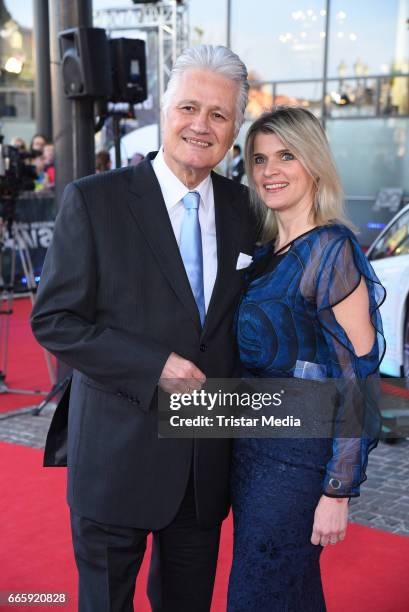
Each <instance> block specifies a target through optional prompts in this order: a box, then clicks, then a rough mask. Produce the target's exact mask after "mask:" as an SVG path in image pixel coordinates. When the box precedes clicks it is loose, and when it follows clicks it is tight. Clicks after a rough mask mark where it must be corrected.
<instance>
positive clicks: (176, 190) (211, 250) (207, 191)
mask: <svg viewBox="0 0 409 612" xmlns="http://www.w3.org/2000/svg"><path fill="white" fill-rule="evenodd" d="M152 166H153V170H154V172H155V174H156V178H157V179H158V181H159V185H160V188H161V191H162V195H163V199H164V200H165V204H166V208H167V211H168V213H169V218H170V222H171V224H172V228H173V231H174V233H175V238H176V241H177V243H178V245H180V232H181V229H182V222H183V216H184V214H185V207H184V205H183V202H182V198H184V197H185V195H186V194H187V193H188V192H189V191H190V190H189V189H188V188H187V187H186V185H184V184H183V183H182V182H181V181H180V180H179V179H178V177H177V176H176V175H175V174H173V172H172V170H171V169H170V168H169V166H168V165H167V164H166V162H165V158H164V156H163V149H162V147H161V148H160V150H159V152H158V154H157V155H156V157H155V159H154V160H153V161H152ZM191 191H197V192H198V193H199V194H200V202H199V223H200V230H201V234H202V251H203V284H204V298H205V308H206V312H207V309H208V307H209V303H210V298H211V297H212V292H213V287H214V283H215V281H216V275H217V243H216V221H215V216H214V194H213V184H212V179H211V178H210V175H209V176H207V177H206V178H205V179H204V181H202V182H201V183H200V184H199V185H198V186H197V187H195V188H194V189H192V190H191Z"/></svg>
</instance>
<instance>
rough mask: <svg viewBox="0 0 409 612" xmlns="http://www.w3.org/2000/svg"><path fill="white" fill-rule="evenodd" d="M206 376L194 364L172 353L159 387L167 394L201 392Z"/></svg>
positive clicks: (163, 371)
mask: <svg viewBox="0 0 409 612" xmlns="http://www.w3.org/2000/svg"><path fill="white" fill-rule="evenodd" d="M205 382H206V376H205V375H204V374H203V372H202V371H201V370H199V368H197V367H196V366H195V364H194V363H192V362H191V361H189V360H188V359H184V358H183V357H181V356H180V355H177V354H176V353H171V354H170V355H169V357H168V360H167V362H166V363H165V367H164V368H163V370H162V374H161V376H160V379H159V386H160V387H161V388H162V389H163V390H164V391H166V393H190V392H191V391H200V389H201V388H202V385H203V383H205Z"/></svg>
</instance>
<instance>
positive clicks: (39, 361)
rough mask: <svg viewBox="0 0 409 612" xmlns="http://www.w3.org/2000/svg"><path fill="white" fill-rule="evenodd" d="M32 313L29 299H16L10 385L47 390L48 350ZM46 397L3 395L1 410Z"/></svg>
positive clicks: (9, 346) (9, 349) (7, 382)
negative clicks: (42, 344) (39, 338)
mask: <svg viewBox="0 0 409 612" xmlns="http://www.w3.org/2000/svg"><path fill="white" fill-rule="evenodd" d="M30 313H31V302H30V300H29V299H28V298H22V299H21V298H19V299H15V300H14V302H13V314H12V315H10V335H9V345H8V362H7V372H6V384H7V386H8V387H11V388H12V389H13V388H14V389H41V390H47V389H50V387H51V384H50V379H49V376H48V370H47V366H46V362H45V358H44V352H43V350H42V349H41V347H40V346H39V345H38V344H37V342H36V340H35V339H34V337H33V335H32V333H31V330H30V327H29V317H30ZM0 367H2V364H0ZM43 397H44V396H43V395H39V396H34V395H14V394H0V413H1V412H8V411H9V410H14V409H16V408H21V407H22V406H32V405H34V404H39V403H40V402H41V400H42V399H43Z"/></svg>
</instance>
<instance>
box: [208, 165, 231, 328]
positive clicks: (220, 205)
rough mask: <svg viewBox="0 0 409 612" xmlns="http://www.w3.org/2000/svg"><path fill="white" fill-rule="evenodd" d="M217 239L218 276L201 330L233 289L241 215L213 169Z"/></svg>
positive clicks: (221, 308)
mask: <svg viewBox="0 0 409 612" xmlns="http://www.w3.org/2000/svg"><path fill="white" fill-rule="evenodd" d="M212 181H213V193H214V205H215V220H216V240H217V277H216V282H215V285H214V288H213V293H212V297H211V300H210V304H209V308H208V310H207V316H206V322H205V326H204V330H203V331H207V330H208V328H209V327H210V326H213V325H214V324H215V322H216V320H217V318H218V316H220V315H223V303H225V302H228V301H229V300H230V299H231V292H232V291H233V292H234V291H236V290H237V287H235V283H234V277H233V275H234V274H235V267H236V259H237V255H238V246H237V245H238V235H239V229H240V215H239V211H238V210H237V208H236V207H235V206H234V198H233V196H232V191H231V190H230V189H228V183H227V182H226V181H225V180H224V179H221V178H220V177H219V176H218V175H217V174H215V173H212Z"/></svg>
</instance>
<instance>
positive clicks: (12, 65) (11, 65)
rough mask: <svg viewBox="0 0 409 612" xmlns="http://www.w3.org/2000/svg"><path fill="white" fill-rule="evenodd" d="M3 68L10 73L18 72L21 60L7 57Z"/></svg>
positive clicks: (21, 65)
mask: <svg viewBox="0 0 409 612" xmlns="http://www.w3.org/2000/svg"><path fill="white" fill-rule="evenodd" d="M4 68H5V70H6V71H7V72H11V73H12V74H20V72H21V71H22V70H23V62H22V61H21V60H20V59H18V58H17V57H9V58H8V60H7V62H6V64H5V66H4Z"/></svg>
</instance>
